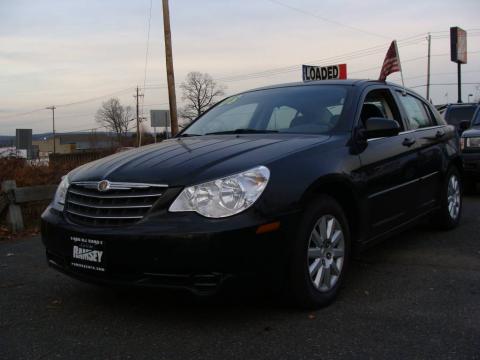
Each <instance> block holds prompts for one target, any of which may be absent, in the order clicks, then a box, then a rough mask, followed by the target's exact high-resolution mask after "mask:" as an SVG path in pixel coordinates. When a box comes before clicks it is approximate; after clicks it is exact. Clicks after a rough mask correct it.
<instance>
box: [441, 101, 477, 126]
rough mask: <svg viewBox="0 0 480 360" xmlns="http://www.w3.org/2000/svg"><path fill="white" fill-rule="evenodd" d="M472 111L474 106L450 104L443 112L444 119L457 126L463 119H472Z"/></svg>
mask: <svg viewBox="0 0 480 360" xmlns="http://www.w3.org/2000/svg"><path fill="white" fill-rule="evenodd" d="M474 112H475V106H456V107H454V106H452V107H451V108H450V109H449V110H448V111H447V112H446V113H445V120H446V121H447V123H449V124H450V125H454V126H458V124H460V122H462V121H464V120H468V121H470V120H472V117H473V113H474Z"/></svg>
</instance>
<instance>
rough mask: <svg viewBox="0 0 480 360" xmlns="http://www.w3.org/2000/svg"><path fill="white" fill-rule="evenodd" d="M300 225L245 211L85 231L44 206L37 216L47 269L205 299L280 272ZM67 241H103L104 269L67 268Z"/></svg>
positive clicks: (291, 217)
mask: <svg viewBox="0 0 480 360" xmlns="http://www.w3.org/2000/svg"><path fill="white" fill-rule="evenodd" d="M298 220H299V212H291V213H288V214H283V215H282V216H277V217H262V216H259V215H258V214H255V213H254V211H247V212H246V213H245V214H240V215H237V216H234V217H231V218H226V219H206V218H203V217H201V216H199V215H197V214H194V213H176V214H170V213H164V214H161V215H159V216H158V217H157V218H156V217H155V216H153V217H149V218H146V219H144V220H142V221H141V222H139V223H137V224H134V225H130V226H125V227H116V228H115V227H112V228H86V227H82V226H80V225H76V224H74V223H72V222H70V221H69V220H68V219H67V218H66V217H65V216H64V215H63V214H61V213H58V212H57V211H55V210H53V209H51V208H50V207H49V208H47V210H46V211H45V212H44V214H43V215H42V241H43V243H44V245H45V247H46V254H47V260H48V263H49V264H50V266H52V267H53V268H55V269H57V270H59V271H61V272H63V273H66V274H67V275H70V276H72V277H74V278H77V279H80V280H83V281H87V282H92V283H100V284H114V285H133V286H147V287H148V286H150V287H152V286H153V287H174V288H185V289H189V290H192V291H195V292H198V293H203V292H211V291H216V290H217V289H218V287H219V286H220V285H221V284H222V283H223V282H224V281H225V280H227V279H229V278H230V277H232V276H235V275H239V274H252V273H265V274H266V273H268V272H269V271H272V270H274V271H279V269H281V268H284V267H285V265H286V261H287V256H288V248H289V247H288V239H291V238H292V237H291V234H292V232H293V231H295V229H296V225H297V223H298ZM272 221H280V228H279V229H278V230H276V231H273V232H268V233H264V234H257V233H256V231H257V229H258V226H260V225H262V224H265V223H269V222H272ZM72 238H83V239H93V240H98V241H101V242H102V243H103V249H102V250H103V251H104V253H105V254H104V258H103V260H102V261H103V263H102V267H104V271H103V270H102V271H96V270H91V269H88V268H79V267H75V266H72V262H74V261H75V259H73V254H72V253H73V251H72V249H73V241H72ZM279 267H280V268H279Z"/></svg>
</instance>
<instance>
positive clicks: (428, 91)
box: [427, 33, 432, 101]
mask: <svg viewBox="0 0 480 360" xmlns="http://www.w3.org/2000/svg"><path fill="white" fill-rule="evenodd" d="M427 40H428V56H427V58H428V60H427V101H430V58H431V56H430V48H431V44H432V35H430V33H428V37H427Z"/></svg>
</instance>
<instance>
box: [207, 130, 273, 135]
mask: <svg viewBox="0 0 480 360" xmlns="http://www.w3.org/2000/svg"><path fill="white" fill-rule="evenodd" d="M268 133H278V131H277V130H260V129H235V130H228V131H217V132H210V133H206V134H205V135H221V134H268Z"/></svg>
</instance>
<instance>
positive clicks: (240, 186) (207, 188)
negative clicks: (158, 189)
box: [169, 166, 270, 218]
mask: <svg viewBox="0 0 480 360" xmlns="http://www.w3.org/2000/svg"><path fill="white" fill-rule="evenodd" d="M269 178H270V171H269V170H268V168H266V167H265V166H258V167H256V168H253V169H251V170H247V171H244V172H242V173H239V174H235V175H231V176H227V177H224V178H221V179H218V180H213V181H209V182H206V183H203V184H199V185H194V186H190V187H187V188H185V189H184V190H183V191H182V192H181V193H180V195H178V197H177V198H176V199H175V201H174V202H173V204H172V205H171V206H170V209H169V211H171V212H179V211H195V212H197V213H199V214H200V215H203V216H205V217H209V218H223V217H227V216H232V215H235V214H238V213H239V212H242V211H244V210H246V209H248V208H249V207H250V206H252V204H253V203H254V202H255V201H256V200H257V199H258V198H259V197H260V195H261V194H262V192H263V190H265V187H266V186H267V183H268V179H269Z"/></svg>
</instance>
